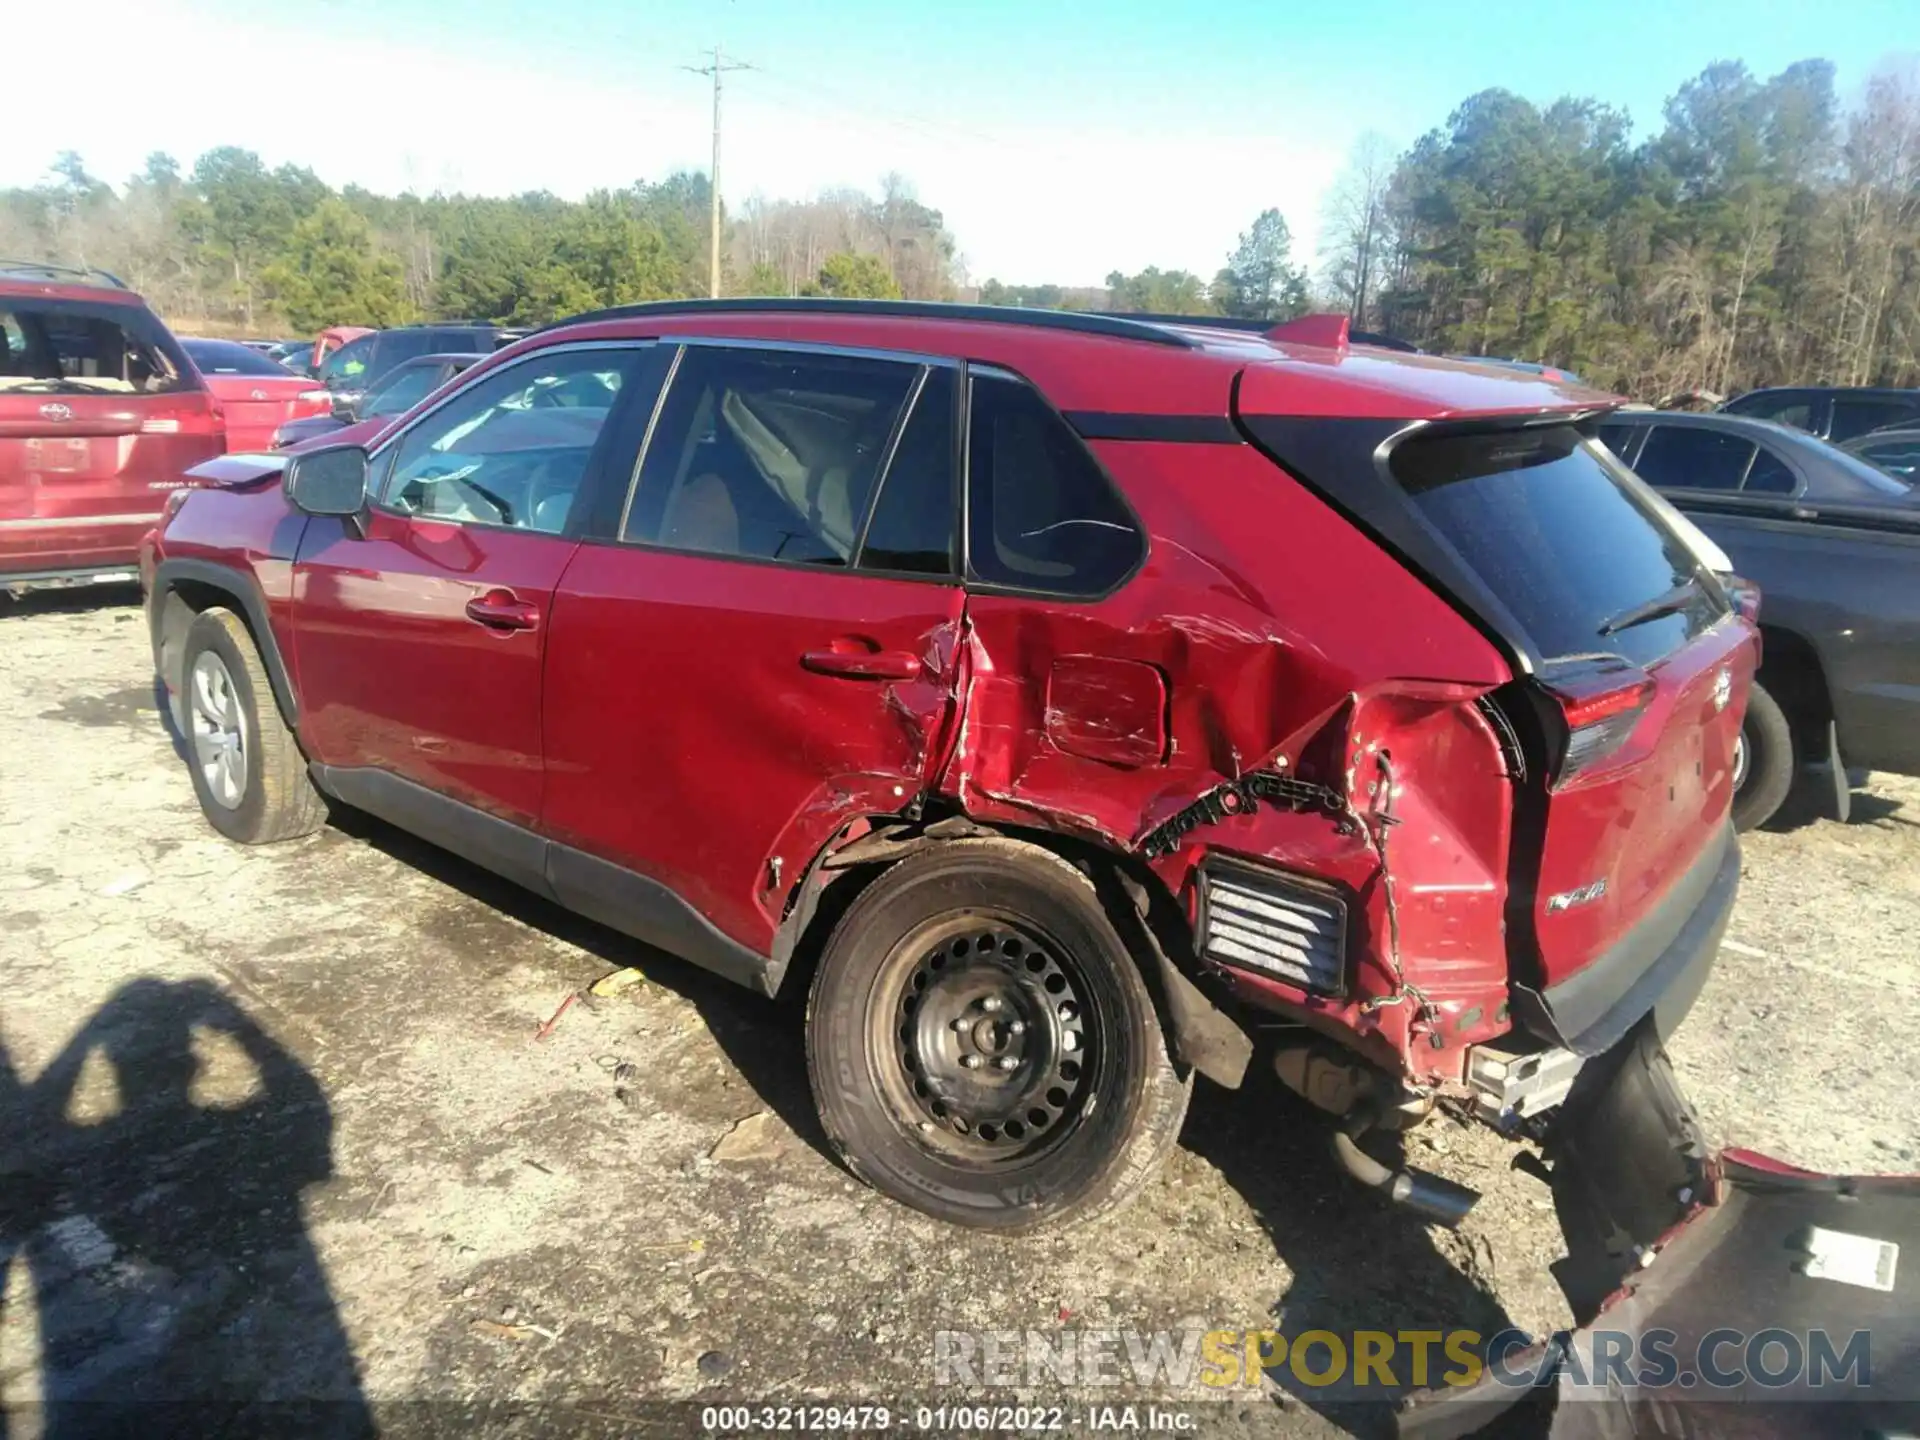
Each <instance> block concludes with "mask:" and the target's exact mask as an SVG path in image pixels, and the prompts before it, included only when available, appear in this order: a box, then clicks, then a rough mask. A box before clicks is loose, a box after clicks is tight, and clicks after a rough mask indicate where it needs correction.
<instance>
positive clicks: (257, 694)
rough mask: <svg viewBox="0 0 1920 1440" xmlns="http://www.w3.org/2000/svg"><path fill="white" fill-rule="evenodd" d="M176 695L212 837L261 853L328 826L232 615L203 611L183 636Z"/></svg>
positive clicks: (262, 671) (254, 652)
mask: <svg viewBox="0 0 1920 1440" xmlns="http://www.w3.org/2000/svg"><path fill="white" fill-rule="evenodd" d="M179 694H180V699H181V704H180V709H181V711H182V714H183V716H184V718H185V724H184V725H183V726H182V727H181V732H182V738H183V739H184V740H185V742H186V749H187V772H188V774H189V775H191V776H192V777H193V793H194V794H195V795H196V796H197V797H199V800H200V809H201V812H202V813H203V814H205V815H206V817H207V821H208V823H209V824H211V825H212V826H213V828H214V829H216V830H218V831H219V832H220V833H221V834H222V835H224V836H226V837H227V838H228V839H229V840H237V841H239V842H240V843H241V844H243V845H266V844H270V843H272V842H273V841H276V840H292V839H295V838H297V837H298V836H301V835H311V834H312V833H313V832H314V831H315V830H318V829H319V828H320V827H321V825H323V824H325V823H326V818H327V807H326V802H325V801H324V800H322V799H321V797H320V792H319V791H318V790H316V789H314V786H313V781H312V780H311V779H310V778H309V777H308V775H307V761H306V757H305V756H304V755H302V754H301V753H300V746H299V744H298V742H297V741H295V739H294V737H293V732H292V731H291V730H289V729H288V728H287V722H286V721H285V720H284V719H282V718H281V715H280V706H279V704H278V703H277V702H276V701H275V700H274V698H273V686H272V684H271V683H270V682H269V681H268V679H267V671H266V667H265V666H264V665H262V664H261V663H260V651H259V648H258V647H257V646H256V645H255V644H254V643H253V636H252V635H251V634H249V633H248V631H247V627H246V625H245V624H244V623H243V622H242V621H241V619H240V617H239V616H238V615H236V614H234V613H233V611H231V610H223V609H220V608H218V607H215V608H213V609H209V610H203V611H202V612H201V613H200V614H199V615H198V616H196V617H195V619H194V621H193V624H192V625H190V626H189V627H188V628H187V637H186V642H185V644H183V645H182V646H181V648H180V684H179ZM223 757H224V758H223Z"/></svg>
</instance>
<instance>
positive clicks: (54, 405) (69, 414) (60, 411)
mask: <svg viewBox="0 0 1920 1440" xmlns="http://www.w3.org/2000/svg"><path fill="white" fill-rule="evenodd" d="M40 418H41V419H42V420H71V419H72V418H73V407H72V406H71V405H62V404H61V403H60V402H59V401H58V400H49V401H48V402H47V403H46V404H44V405H42V406H41V407H40Z"/></svg>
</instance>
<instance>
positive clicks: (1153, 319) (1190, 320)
mask: <svg viewBox="0 0 1920 1440" xmlns="http://www.w3.org/2000/svg"><path fill="white" fill-rule="evenodd" d="M1106 313H1108V314H1111V315H1113V316H1114V317H1116V318H1117V319H1123V320H1141V321H1145V322H1146V323H1148V324H1151V325H1192V326H1198V327H1199V328H1201V329H1203V330H1234V331H1239V332H1241V333H1244V334H1249V335H1264V334H1266V333H1267V332H1268V331H1269V330H1271V329H1273V327H1274V326H1276V325H1279V324H1282V323H1284V322H1282V321H1279V320H1248V319H1245V318H1243V317H1242V316H1239V315H1161V314H1158V313H1156V312H1152V311H1147V310H1113V311H1108V312H1106ZM1347 342H1348V343H1349V344H1352V345H1372V346H1374V347H1376V348H1378V349H1381V350H1399V351H1401V352H1403V353H1405V354H1408V355H1419V354H1421V353H1423V352H1422V351H1421V349H1420V347H1419V346H1418V345H1413V344H1409V343H1408V342H1407V341H1405V340H1396V339H1394V338H1393V336H1391V335H1382V334H1379V333H1378V332H1377V331H1373V330H1349V331H1348V332H1347Z"/></svg>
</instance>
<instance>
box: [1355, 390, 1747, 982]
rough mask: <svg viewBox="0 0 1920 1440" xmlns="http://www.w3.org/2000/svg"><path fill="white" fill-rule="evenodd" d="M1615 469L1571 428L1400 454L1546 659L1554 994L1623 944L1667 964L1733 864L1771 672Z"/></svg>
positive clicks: (1437, 527)
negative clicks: (1735, 814)
mask: <svg viewBox="0 0 1920 1440" xmlns="http://www.w3.org/2000/svg"><path fill="white" fill-rule="evenodd" d="M1662 433H1663V431H1662V430H1656V431H1655V433H1654V434H1653V435H1651V436H1649V437H1648V440H1647V444H1646V447H1645V448H1644V449H1643V450H1642V452H1641V463H1642V464H1643V465H1644V464H1645V461H1646V456H1647V454H1648V453H1649V452H1650V451H1652V450H1653V447H1654V442H1655V440H1657V439H1659V438H1660V436H1661V434H1662ZM1672 433H1675V434H1679V435H1683V436H1688V435H1693V434H1698V433H1701V432H1696V431H1687V430H1682V429H1680V428H1679V427H1674V429H1673V431H1672ZM1741 443H1742V444H1743V445H1745V444H1746V442H1744V441H1743V442H1741ZM1748 450H1749V451H1750V450H1751V447H1750V446H1748ZM1750 461H1751V454H1750V453H1743V454H1741V455H1740V456H1739V457H1738V465H1737V470H1738V472H1739V473H1740V474H1744V472H1745V468H1746V466H1747V465H1748V463H1750ZM1615 463H1616V462H1614V461H1613V459H1612V457H1611V456H1610V455H1609V454H1608V452H1607V451H1606V450H1605V449H1604V447H1602V446H1599V445H1596V444H1593V443H1591V442H1586V441H1583V440H1582V439H1581V437H1580V436H1579V434H1578V433H1577V432H1576V431H1575V430H1574V429H1573V428H1572V427H1571V426H1568V425H1553V426H1545V427H1536V428H1531V429H1527V430H1520V431H1514V430H1492V431H1489V430H1484V429H1483V430H1480V431H1477V432H1476V431H1473V430H1459V431H1454V432H1451V433H1449V432H1448V431H1446V430H1444V429H1440V430H1435V431H1433V432H1429V433H1427V434H1424V435H1420V436H1416V437H1414V438H1411V439H1409V440H1407V441H1405V442H1403V443H1402V444H1400V445H1399V446H1397V447H1396V448H1395V450H1394V451H1393V455H1392V460H1391V462H1390V464H1391V471H1392V474H1393V477H1394V478H1395V479H1396V480H1397V481H1398V482H1399V485H1400V488H1401V489H1402V490H1403V491H1404V493H1405V494H1406V496H1407V498H1408V499H1409V500H1410V501H1411V503H1412V505H1413V507H1414V508H1415V510H1416V511H1417V512H1418V513H1419V514H1420V516H1421V518H1422V519H1423V520H1424V521H1425V522H1426V523H1427V524H1428V525H1429V526H1431V527H1432V529H1433V530H1434V531H1436V532H1437V533H1438V534H1439V535H1440V536H1441V537H1442V538H1443V539H1444V541H1445V542H1446V544H1447V545H1448V546H1449V547H1450V548H1451V550H1452V551H1453V552H1454V554H1456V555H1457V556H1458V557H1459V558H1460V559H1461V560H1462V561H1464V562H1465V564H1466V565H1467V567H1468V568H1469V569H1470V570H1471V572H1472V573H1473V574H1475V575H1477V576H1478V577H1479V579H1480V581H1481V582H1482V583H1483V584H1484V585H1485V587H1486V589H1487V591H1488V592H1490V594H1491V595H1492V596H1494V597H1495V598H1496V599H1497V602H1498V603H1499V605H1500V606H1502V607H1503V608H1504V609H1505V610H1506V612H1507V618H1508V620H1509V622H1510V623H1511V625H1512V626H1513V627H1514V628H1515V630H1516V631H1517V633H1518V634H1519V635H1520V636H1521V637H1523V639H1524V643H1525V645H1526V647H1527V648H1528V649H1529V650H1530V651H1531V652H1532V655H1531V659H1532V661H1533V668H1534V671H1535V674H1534V676H1533V678H1532V680H1531V682H1529V684H1528V685H1527V686H1526V687H1524V690H1523V693H1524V694H1525V695H1526V697H1527V701H1526V703H1528V704H1530V705H1531V706H1532V707H1533V708H1534V710H1535V712H1536V714H1535V716H1534V717H1533V722H1532V723H1533V724H1534V725H1535V726H1537V727H1538V728H1539V729H1540V730H1542V731H1543V732H1544V733H1545V735H1546V751H1547V753H1546V754H1545V756H1544V757H1543V758H1544V760H1545V764H1546V770H1547V774H1546V776H1545V777H1544V779H1545V793H1544V796H1543V798H1542V800H1541V806H1542V809H1543V814H1542V815H1541V816H1540V826H1541V830H1542V835H1541V844H1540V848H1539V851H1538V869H1537V875H1536V876H1534V877H1520V878H1521V879H1523V880H1524V879H1528V878H1531V881H1532V883H1531V884H1528V885H1523V886H1522V887H1521V888H1522V889H1523V890H1525V891H1530V892H1531V903H1530V907H1529V908H1530V910H1531V916H1530V918H1531V920H1532V926H1533V931H1534V935H1535V938H1536V941H1537V946H1538V959H1539V965H1540V969H1541V971H1542V972H1543V973H1542V976H1541V978H1542V980H1543V981H1544V983H1545V984H1546V985H1549V986H1551V985H1554V984H1556V983H1558V982H1560V981H1563V980H1565V979H1567V978H1568V977H1569V976H1571V975H1573V974H1575V973H1576V972H1578V971H1580V970H1581V969H1583V968H1584V967H1585V966H1586V965H1588V964H1589V963H1590V962H1592V961H1594V960H1596V959H1599V958H1601V957H1602V956H1603V955H1606V954H1607V953H1608V952H1609V951H1611V950H1613V949H1614V947H1616V946H1622V945H1626V946H1634V945H1640V946H1643V947H1651V949H1652V953H1650V954H1648V955H1647V956H1646V957H1645V958H1646V960H1647V961H1648V962H1651V960H1652V959H1654V958H1656V957H1657V955H1658V953H1659V952H1660V951H1661V950H1664V948H1665V944H1664V943H1658V944H1656V941H1659V940H1660V936H1661V934H1662V932H1663V931H1664V930H1666V929H1669V928H1677V926H1678V924H1679V923H1680V922H1681V921H1684V919H1685V918H1687V916H1688V915H1690V914H1691V913H1692V910H1693V907H1694V904H1695V903H1697V901H1698V899H1699V898H1700V897H1699V895H1695V894H1692V891H1693V890H1694V889H1700V890H1701V891H1702V893H1704V886H1705V885H1706V884H1708V883H1709V882H1710V881H1711V880H1712V879H1713V878H1714V876H1715V875H1716V874H1717V873H1718V870H1719V867H1720V866H1721V865H1722V864H1723V862H1724V854H1725V850H1726V846H1727V844H1728V836H1729V834H1730V827H1729V823H1728V815H1729V811H1730V807H1731V804H1732V793H1733V760H1734V746H1735V742H1736V740H1737V739H1738V737H1739V733H1740V720H1741V716H1742V713H1743V712H1744V710H1745V706H1746V693H1747V687H1748V684H1749V681H1750V679H1751V676H1752V672H1753V668H1754V663H1755V652H1754V645H1753V640H1752V636H1751V632H1750V630H1749V629H1748V628H1747V627H1746V626H1745V625H1743V624H1741V623H1740V622H1739V621H1738V620H1737V619H1735V618H1734V617H1733V616H1732V613H1731V611H1730V609H1729V607H1728V605H1727V602H1726V600H1725V597H1724V595H1723V593H1722V591H1721V590H1720V588H1719V586H1718V583H1717V582H1716V581H1715V580H1713V579H1712V577H1711V576H1710V575H1709V574H1708V573H1707V572H1706V571H1705V569H1704V567H1703V566H1702V565H1701V564H1700V563H1699V561H1698V560H1696V559H1695V558H1694V556H1693V555H1692V553H1691V552H1690V551H1689V550H1688V549H1687V547H1686V546H1685V545H1684V544H1683V543H1682V541H1681V540H1680V538H1679V536H1678V535H1677V534H1676V533H1674V532H1673V531H1672V530H1671V529H1670V528H1669V527H1668V526H1666V525H1665V524H1664V523H1662V522H1661V521H1660V520H1659V519H1658V518H1657V514H1656V512H1655V511H1654V510H1652V509H1651V508H1650V507H1649V506H1648V505H1646V504H1644V503H1642V502H1641V501H1640V500H1639V499H1638V498H1637V497H1636V495H1635V493H1634V490H1633V487H1632V482H1631V478H1630V477H1627V476H1625V475H1624V474H1622V475H1619V476H1616V475H1615V473H1613V471H1612V469H1611V468H1610V467H1611V466H1612V465H1613V464H1615ZM1733 468H1735V467H1729V469H1730V470H1731V469H1733ZM1693 473H1695V474H1696V475H1697V473H1698V472H1693ZM1734 483H1736V484H1737V483H1738V475H1735V477H1734ZM1519 848H1520V847H1516V853H1518V851H1519ZM1689 897H1691V899H1690V898H1689ZM1669 921H1671V922H1672V925H1671V926H1669V925H1668V922H1669ZM1671 938H1672V937H1671V935H1670V934H1669V935H1667V936H1666V939H1669V940H1670V939H1671ZM1621 953H1622V954H1623V955H1624V954H1625V953H1626V952H1624V951H1623V952H1621ZM1621 963H1622V964H1623V966H1625V965H1626V964H1627V962H1626V961H1625V960H1622V962H1621Z"/></svg>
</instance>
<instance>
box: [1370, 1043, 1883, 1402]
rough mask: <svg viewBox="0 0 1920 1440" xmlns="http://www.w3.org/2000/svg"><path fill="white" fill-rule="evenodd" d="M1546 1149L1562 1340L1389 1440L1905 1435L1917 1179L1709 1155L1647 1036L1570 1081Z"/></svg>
mask: <svg viewBox="0 0 1920 1440" xmlns="http://www.w3.org/2000/svg"><path fill="white" fill-rule="evenodd" d="M1546 1153H1547V1155H1548V1157H1549V1158H1550V1160H1551V1162H1552V1167H1553V1168H1552V1182H1551V1183H1552V1187H1553V1192H1554V1201H1555V1205H1556V1208H1557V1209H1558V1211H1559V1216H1560V1221H1561V1226H1562V1229H1563V1231H1564V1232H1565V1235H1566V1239H1567V1250H1568V1255H1567V1258H1566V1260H1564V1261H1563V1262H1561V1263H1560V1264H1559V1265H1557V1266H1556V1267H1555V1272H1556V1277H1557V1278H1558V1279H1559V1280H1560V1282H1561V1285H1562V1288H1563V1289H1565V1291H1566V1292H1567V1297H1568V1299H1569V1301H1570V1302H1571V1303H1572V1306H1573V1311H1574V1319H1575V1322H1576V1324H1577V1325H1578V1326H1579V1328H1578V1329H1576V1330H1574V1331H1572V1332H1571V1333H1564V1334H1560V1335H1556V1336H1553V1337H1551V1338H1550V1339H1547V1340H1544V1341H1540V1342H1538V1343H1536V1344H1534V1345H1533V1346H1531V1347H1524V1348H1523V1347H1515V1348H1513V1349H1510V1350H1504V1351H1503V1353H1498V1354H1495V1353H1489V1355H1488V1356H1487V1357H1486V1360H1487V1364H1486V1367H1485V1370H1484V1372H1483V1373H1481V1375H1480V1376H1479V1378H1478V1380H1477V1382H1476V1383H1473V1384H1469V1385H1462V1386H1459V1387H1458V1388H1454V1389H1436V1390H1428V1391H1423V1392H1419V1393H1417V1394H1415V1395H1412V1396H1410V1397H1408V1401H1407V1403H1406V1404H1405V1405H1404V1406H1403V1407H1402V1408H1401V1410H1400V1411H1399V1412H1398V1414H1397V1416H1396V1422H1397V1425H1398V1428H1399V1433H1400V1434H1401V1435H1403V1436H1408V1437H1418V1440H1445V1437H1453V1436H1462V1435H1469V1434H1474V1433H1477V1432H1478V1431H1479V1430H1481V1429H1482V1428H1483V1427H1485V1426H1487V1425H1489V1424H1491V1423H1492V1422H1493V1421H1494V1420H1495V1419H1497V1418H1498V1417H1499V1416H1501V1415H1502V1414H1503V1413H1505V1412H1506V1411H1508V1410H1511V1409H1512V1408H1514V1407H1515V1406H1516V1405H1519V1404H1522V1403H1527V1404H1530V1405H1534V1406H1544V1407H1546V1408H1548V1409H1550V1415H1549V1416H1547V1417H1545V1420H1546V1423H1545V1424H1544V1425H1543V1426H1542V1428H1541V1429H1540V1430H1539V1431H1538V1432H1536V1433H1543V1434H1546V1435H1550V1436H1553V1437H1558V1440H1588V1437H1591V1440H1614V1437H1628V1436H1633V1435H1645V1434H1655V1433H1657V1434H1661V1435H1672V1436H1677V1437H1709V1436H1723V1435H1733V1434H1738V1435H1741V1436H1755V1437H1761V1440H1773V1437H1778V1440H1788V1437H1794V1440H1798V1437H1803V1436H1836V1437H1837V1436H1847V1437H1855V1436H1863V1435H1873V1434H1881V1435H1892V1434H1898V1433H1906V1432H1911V1431H1912V1430H1913V1428H1914V1427H1915V1426H1916V1424H1920V1267H1916V1266H1915V1265H1914V1264H1913V1263H1912V1259H1913V1256H1914V1254H1915V1247H1916V1246H1920V1177H1901V1176H1864V1177H1849V1176H1828V1175H1815V1174H1811V1173H1809V1172H1807V1171H1804V1170H1800V1169H1797V1168H1796V1167H1794V1166H1790V1165H1785V1164H1782V1163H1781V1162H1779V1161H1776V1160H1772V1159H1770V1158H1768V1157H1766V1156H1759V1155H1752V1154H1748V1153H1745V1152H1739V1151H1729V1152H1723V1153H1721V1154H1719V1155H1713V1154H1711V1153H1710V1152H1709V1151H1708V1149H1707V1147H1706V1144H1705V1141H1704V1137H1703V1134H1702V1129H1701V1125H1700V1122H1699V1118H1698V1117H1697V1116H1696V1115H1695V1113H1694V1111H1693V1108H1692V1106H1691V1105H1690V1104H1689V1103H1688V1101H1687V1100H1686V1098H1685V1096H1684V1095H1682V1093H1681V1092H1680V1089H1679V1087H1678V1085H1677V1083H1676V1082H1675V1079H1674V1076H1673V1072H1672V1067H1671V1065H1670V1063H1669V1061H1668V1059H1667V1056H1666V1054H1665V1052H1664V1051H1663V1050H1662V1049H1661V1047H1660V1045H1659V1043H1658V1039H1657V1037H1656V1035H1655V1034H1654V1031H1653V1028H1652V1026H1651V1024H1643V1025H1642V1026H1640V1027H1639V1028H1638V1029H1637V1030H1636V1031H1635V1032H1634V1033H1633V1034H1632V1035H1630V1036H1629V1037H1628V1038H1627V1039H1625V1040H1623V1041H1621V1042H1620V1044H1619V1045H1618V1046H1617V1047H1615V1049H1614V1050H1613V1051H1610V1052H1609V1053H1608V1054H1607V1055H1606V1056H1604V1057H1602V1058H1601V1059H1599V1060H1597V1061H1595V1062H1593V1063H1592V1064H1591V1065H1590V1067H1589V1068H1588V1070H1587V1071H1586V1072H1585V1073H1584V1074H1583V1075H1582V1076H1581V1078H1580V1081H1579V1082H1578V1083H1577V1084H1576V1086H1575V1091H1574V1094H1573V1095H1572V1096H1571V1097H1569V1099H1568V1101H1567V1104H1566V1105H1565V1106H1564V1107H1563V1109H1562V1111H1561V1113H1560V1115H1559V1116H1558V1117H1557V1118H1556V1120H1555V1122H1554V1124H1553V1126H1552V1128H1551V1130H1550V1131H1549V1133H1548V1135H1547V1142H1546ZM1902 1252H1905V1253H1904V1254H1903V1253H1902ZM1822 1347H1824V1350H1822ZM1816 1352H1820V1353H1816ZM1736 1405H1737V1406H1738V1407H1739V1408H1738V1409H1735V1408H1733V1407H1734V1406H1736Z"/></svg>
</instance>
